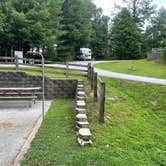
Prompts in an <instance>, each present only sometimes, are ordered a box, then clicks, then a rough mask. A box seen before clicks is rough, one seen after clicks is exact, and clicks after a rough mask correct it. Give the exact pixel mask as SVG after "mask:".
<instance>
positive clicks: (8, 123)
mask: <svg viewBox="0 0 166 166" xmlns="http://www.w3.org/2000/svg"><path fill="white" fill-rule="evenodd" d="M1 104H3V106H2V105H0V166H9V165H12V163H13V161H14V159H15V157H16V156H17V154H18V153H19V152H20V150H21V148H22V146H23V145H24V143H25V142H26V140H27V138H28V136H29V134H30V133H31V131H32V130H33V128H34V127H35V124H36V122H37V120H38V119H39V118H40V117H41V114H42V111H41V103H40V102H37V103H36V104H35V105H33V106H32V108H26V107H18V106H16V105H15V108H11V107H9V106H8V107H9V108H6V106H4V103H1ZM17 105H18V104H17ZM26 105H27V104H26ZM12 106H13V104H12ZM49 106H50V102H49V101H48V102H45V111H46V110H48V108H49Z"/></svg>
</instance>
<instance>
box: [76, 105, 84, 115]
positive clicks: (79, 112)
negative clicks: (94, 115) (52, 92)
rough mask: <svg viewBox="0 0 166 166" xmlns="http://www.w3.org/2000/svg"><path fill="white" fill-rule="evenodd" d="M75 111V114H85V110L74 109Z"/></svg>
mask: <svg viewBox="0 0 166 166" xmlns="http://www.w3.org/2000/svg"><path fill="white" fill-rule="evenodd" d="M75 111H76V114H86V109H85V108H84V109H81V108H78V107H76V108H75Z"/></svg>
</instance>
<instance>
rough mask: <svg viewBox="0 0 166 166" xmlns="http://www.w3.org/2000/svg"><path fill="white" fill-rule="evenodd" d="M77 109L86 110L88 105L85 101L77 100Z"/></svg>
mask: <svg viewBox="0 0 166 166" xmlns="http://www.w3.org/2000/svg"><path fill="white" fill-rule="evenodd" d="M76 107H78V108H82V109H84V108H85V107H86V103H85V101H84V100H77V101H76Z"/></svg>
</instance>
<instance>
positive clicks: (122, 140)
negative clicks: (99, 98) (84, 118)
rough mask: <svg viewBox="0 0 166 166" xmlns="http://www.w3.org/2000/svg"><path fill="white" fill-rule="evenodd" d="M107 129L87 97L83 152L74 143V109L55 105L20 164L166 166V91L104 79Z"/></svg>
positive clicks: (68, 104)
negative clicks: (88, 136)
mask: <svg viewBox="0 0 166 166" xmlns="http://www.w3.org/2000/svg"><path fill="white" fill-rule="evenodd" d="M104 81H105V82H106V87H107V94H106V112H105V119H106V122H105V124H99V123H98V114H97V113H98V111H97V104H96V103H93V102H92V100H93V99H92V98H91V97H90V96H89V97H88V99H87V103H88V118H89V121H90V128H91V130H92V133H93V139H92V141H93V145H92V146H91V147H85V148H81V147H80V146H79V145H78V143H77V141H76V137H75V123H74V103H73V101H72V100H63V99H61V100H60V99H56V100H54V101H53V102H52V105H51V108H50V110H49V112H48V113H47V115H46V118H45V120H44V123H43V125H42V127H41V128H40V130H39V132H38V133H37V136H36V137H35V139H34V140H33V142H32V145H31V148H30V149H29V150H28V152H27V154H26V155H25V157H24V160H23V161H22V165H23V166H24V165H25V166H29V165H30V166H44V165H50V166H54V165H58V166H59V165H60V166H61V165H67V166H68V165H71V166H78V165H79V166H85V165H86V166H92V165H95V166H101V165H102V166H110V165H111V166H159V165H161V166H164V165H166V164H165V163H166V157H165V156H166V129H165V126H166V121H165V117H166V112H165V111H166V110H165V108H166V102H165V99H166V87H164V86H157V85H146V84H140V83H131V82H126V81H120V80H114V79H107V78H104Z"/></svg>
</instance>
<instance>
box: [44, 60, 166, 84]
mask: <svg viewBox="0 0 166 166" xmlns="http://www.w3.org/2000/svg"><path fill="white" fill-rule="evenodd" d="M101 62H115V61H76V62H71V63H74V64H83V65H87V64H88V63H91V64H96V63H101ZM47 66H52V67H53V66H55V67H61V68H65V67H66V66H65V65H55V64H51V65H47ZM70 68H72V69H75V70H76V69H86V68H85V67H77V66H72V67H70ZM95 71H96V72H97V73H98V74H99V75H100V76H104V77H109V78H118V79H122V80H129V81H135V82H142V83H149V84H159V85H166V79H158V78H151V77H144V76H135V75H129V74H122V73H117V72H111V71H106V70H102V69H97V68H95Z"/></svg>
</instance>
